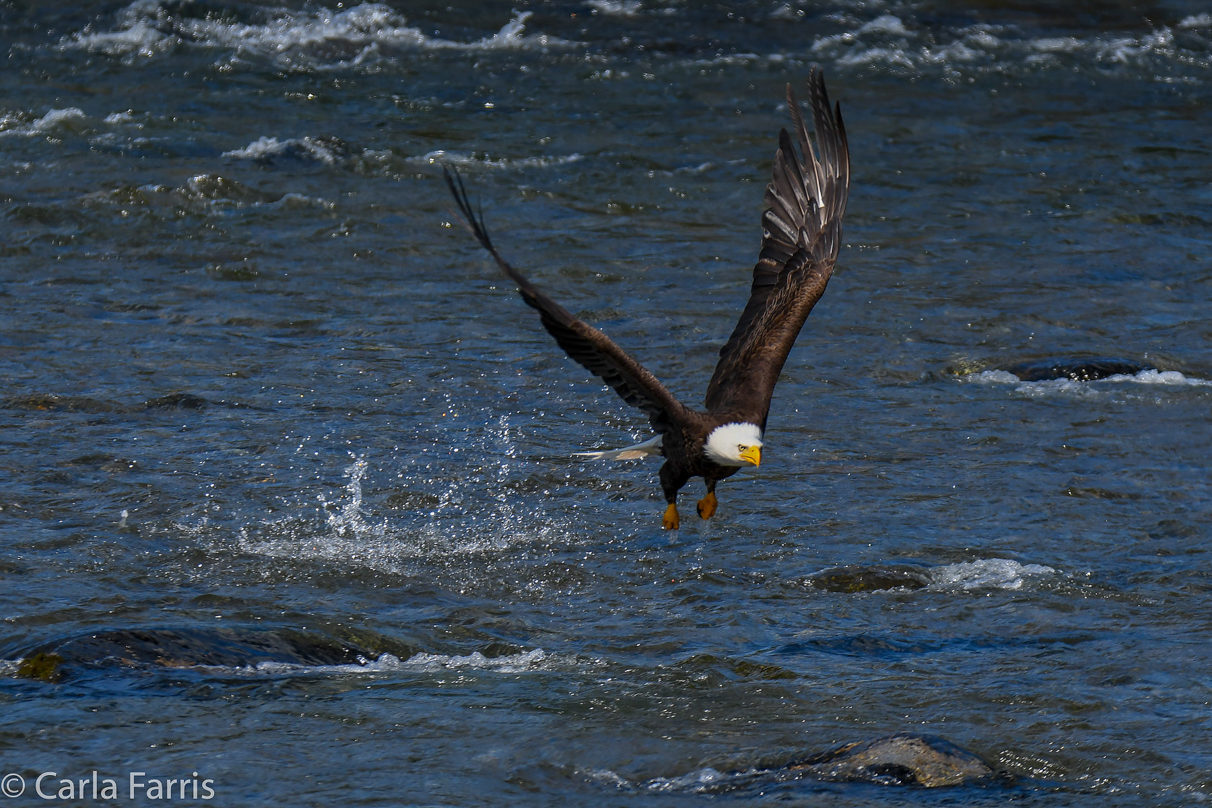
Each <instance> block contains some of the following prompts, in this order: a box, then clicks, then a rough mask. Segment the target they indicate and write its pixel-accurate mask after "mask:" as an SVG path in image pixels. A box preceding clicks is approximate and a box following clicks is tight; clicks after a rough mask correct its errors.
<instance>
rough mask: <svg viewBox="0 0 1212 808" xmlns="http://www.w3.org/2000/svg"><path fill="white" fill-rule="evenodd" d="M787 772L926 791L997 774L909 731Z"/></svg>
mask: <svg viewBox="0 0 1212 808" xmlns="http://www.w3.org/2000/svg"><path fill="white" fill-rule="evenodd" d="M786 768H787V769H788V770H790V771H794V772H797V773H801V774H806V775H809V776H812V777H816V778H819V779H821V780H831V781H841V782H866V783H879V784H882V785H900V786H905V785H910V786H922V787H925V788H937V787H939V786H956V785H960V784H961V783H966V782H969V781H972V780H979V779H983V778H987V777H991V776H993V773H994V772H993V767H991V766H990V765H989V764H988V763H986V762H985V761H984V760H982V759H981V758H980V757H978V756H977V755H975V754H973V753H972V752H969V751H968V750H966V749H961V748H960V747H958V746H956V745H955V744H953V743H951V742H950V741H948V740H945V739H943V738H940V737H938V736H936V735H913V734H909V733H898V734H896V735H891V736H889V737H887V738H876V739H875V740H872V741H861V742H858V743H848V744H845V745H843V746H839V747H837V748H836V749H832V750H830V751H828V752H825V753H823V754H819V755H813V756H812V757H808V758H804V759H802V760H799V761H795V762H793V763H791V764H789V765H788V766H787V767H786Z"/></svg>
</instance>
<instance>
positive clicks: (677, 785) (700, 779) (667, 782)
mask: <svg viewBox="0 0 1212 808" xmlns="http://www.w3.org/2000/svg"><path fill="white" fill-rule="evenodd" d="M728 777H729V775H726V774H724V773H723V772H721V771H719V770H718V769H713V768H711V767H710V766H708V767H706V768H703V769H696V770H695V771H692V772H687V773H686V774H683V775H682V776H681V777H654V778H653V779H651V780H649V781H648V782H647V783H645V784H644V787H645V788H646V789H648V790H649V791H655V792H667V791H699V790H702V789H704V788H706V787H708V786H712V785H715V784H717V783H719V782H720V781H721V780H725V779H727V778H728Z"/></svg>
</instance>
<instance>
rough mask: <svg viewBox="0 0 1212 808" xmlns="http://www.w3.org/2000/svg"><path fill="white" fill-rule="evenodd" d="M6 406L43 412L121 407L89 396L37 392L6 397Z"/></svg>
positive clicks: (100, 409)
mask: <svg viewBox="0 0 1212 808" xmlns="http://www.w3.org/2000/svg"><path fill="white" fill-rule="evenodd" d="M4 406H5V407H6V408H8V409H12V410H35V411H41V412H88V413H98V412H117V411H119V410H120V409H121V407H118V406H117V405H114V404H110V403H109V402H108V401H99V400H97V399H95V398H88V397H87V396H60V395H55V394H54V393H35V394H33V395H28V396H11V397H9V398H6V399H4Z"/></svg>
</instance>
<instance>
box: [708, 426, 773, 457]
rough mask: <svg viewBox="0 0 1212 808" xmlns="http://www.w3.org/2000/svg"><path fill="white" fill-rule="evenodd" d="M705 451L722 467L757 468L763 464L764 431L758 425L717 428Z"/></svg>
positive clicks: (711, 435) (709, 436) (712, 431)
mask: <svg viewBox="0 0 1212 808" xmlns="http://www.w3.org/2000/svg"><path fill="white" fill-rule="evenodd" d="M704 451H705V452H706V454H707V456H708V457H709V458H711V459H712V460H713V461H715V462H716V463H719V464H720V465H721V466H736V467H738V468H739V467H741V466H756V465H758V464H760V463H761V462H762V430H761V428H760V427H758V425H757V424H724V425H723V426H717V427H716V428H715V429H713V430H711V434H710V435H708V436H707V445H706V446H705V447H704Z"/></svg>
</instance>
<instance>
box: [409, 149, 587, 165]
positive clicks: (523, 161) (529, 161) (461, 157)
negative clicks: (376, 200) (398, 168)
mask: <svg viewBox="0 0 1212 808" xmlns="http://www.w3.org/2000/svg"><path fill="white" fill-rule="evenodd" d="M583 159H584V158H583V157H582V156H581V155H579V154H577V153H575V152H574V153H572V154H565V155H560V156H553V157H512V158H511V157H502V158H500V159H497V160H493V159H490V158H485V159H483V160H481V159H479V158H476V157H472V156H470V155H466V154H460V153H459V152H451V151H446V150H445V149H437V150H435V151H431V152H428V153H426V154H423V155H421V156H420V157H412V158H410V159H409V162H412V163H423V164H425V165H441V164H444V163H445V164H447V165H454V166H472V167H480V168H500V169H518V168H549V167H551V166H562V165H567V164H568V163H575V162H577V161H578V160H583Z"/></svg>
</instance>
